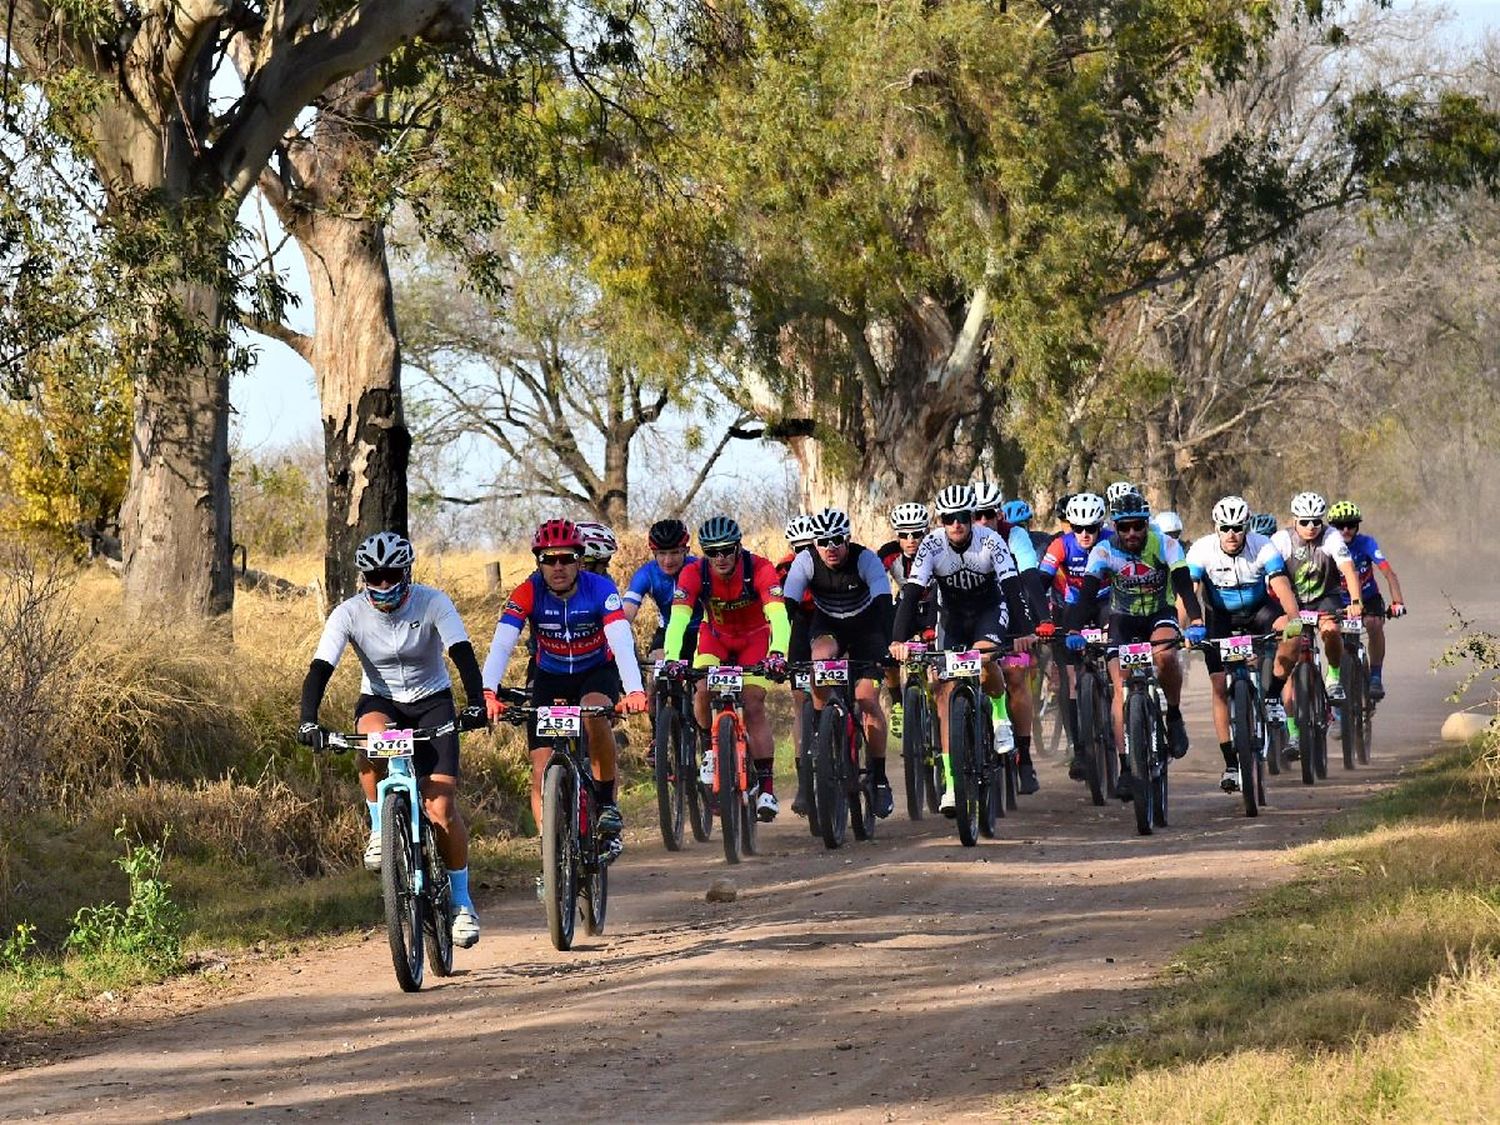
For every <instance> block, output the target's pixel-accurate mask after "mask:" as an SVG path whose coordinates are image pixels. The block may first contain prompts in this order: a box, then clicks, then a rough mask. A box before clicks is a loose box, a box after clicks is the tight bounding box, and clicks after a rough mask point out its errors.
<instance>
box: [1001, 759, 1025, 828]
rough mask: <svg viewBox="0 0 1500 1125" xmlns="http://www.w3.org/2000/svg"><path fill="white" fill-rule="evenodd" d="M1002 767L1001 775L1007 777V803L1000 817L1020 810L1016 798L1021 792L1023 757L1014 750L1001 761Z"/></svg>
mask: <svg viewBox="0 0 1500 1125" xmlns="http://www.w3.org/2000/svg"><path fill="white" fill-rule="evenodd" d="M1001 765H1002V766H1003V768H1002V770H1001V773H1003V774H1004V775H1005V803H1004V806H1003V810H1004V811H1002V812H1001V813H1000V815H1001V816H1004V815H1005V812H1006V811H1009V812H1015V811H1016V809H1018V808H1020V805H1019V804H1017V802H1016V797H1017V796H1018V795H1019V794H1020V792H1021V755H1020V754H1018V753H1016V752H1015V751H1014V750H1012V751H1011V752H1010V753H1009V754H1006V755H1005V757H1004V758H1003V759H1001Z"/></svg>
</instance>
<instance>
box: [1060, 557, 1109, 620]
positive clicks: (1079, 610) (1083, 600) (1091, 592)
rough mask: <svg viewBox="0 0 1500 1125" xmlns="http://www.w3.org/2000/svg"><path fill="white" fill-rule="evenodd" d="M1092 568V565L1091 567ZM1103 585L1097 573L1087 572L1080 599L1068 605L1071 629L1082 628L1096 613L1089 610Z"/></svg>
mask: <svg viewBox="0 0 1500 1125" xmlns="http://www.w3.org/2000/svg"><path fill="white" fill-rule="evenodd" d="M1091 569H1092V567H1091ZM1100 585H1101V582H1100V579H1099V576H1098V575H1097V574H1085V575H1084V576H1083V589H1082V590H1081V591H1080V592H1079V594H1078V600H1077V601H1076V602H1073V603H1072V604H1071V605H1069V606H1068V613H1067V623H1068V629H1069V630H1070V631H1072V630H1075V629H1082V628H1083V627H1084V626H1085V625H1087V624H1088V623H1089V619H1090V618H1091V617H1093V616H1094V615H1093V614H1092V613H1090V612H1089V610H1090V609H1091V608H1093V605H1094V603H1095V602H1096V601H1097V600H1098V598H1099V587H1100Z"/></svg>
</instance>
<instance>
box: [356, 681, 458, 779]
mask: <svg viewBox="0 0 1500 1125" xmlns="http://www.w3.org/2000/svg"><path fill="white" fill-rule="evenodd" d="M377 714H378V715H384V716H385V717H386V718H387V719H389V720H390V724H391V727H392V728H393V729H396V730H401V729H403V728H405V727H438V726H442V725H443V724H444V723H446V722H448V721H449V720H450V719H454V718H457V716H458V712H457V711H455V710H454V707H453V693H452V692H451V691H439V692H434V693H433V694H432V695H429V696H427V697H426V698H425V699H419V700H417V701H416V702H415V703H397V702H396V701H395V700H394V699H386V698H384V697H383V696H379V695H361V696H360V697H359V702H358V703H356V704H355V705H354V721H355V723H356V724H358V722H359V720H360V719H362V718H364V717H365V716H366V715H377ZM411 764H412V769H413V770H414V771H415V772H416V775H417V777H418V778H423V777H431V776H432V775H433V774H437V775H439V776H440V777H457V776H458V730H457V728H455V729H453V730H451V731H449V732H448V733H447V734H445V735H441V736H440V737H438V738H434V739H429V740H425V741H422V742H418V743H417V744H416V746H415V747H413V751H412V758H411Z"/></svg>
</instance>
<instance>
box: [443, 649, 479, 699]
mask: <svg viewBox="0 0 1500 1125" xmlns="http://www.w3.org/2000/svg"><path fill="white" fill-rule="evenodd" d="M448 659H449V660H451V661H453V667H455V668H457V669H458V679H459V682H460V683H462V684H463V685H464V702H465V703H481V702H483V701H484V678H483V677H482V676H481V675H480V673H479V657H477V656H475V655H474V646H473V644H471V643H470V642H469V641H467V640H463V641H459V642H458V644H456V645H453V646H451V647H450V648H449V649H448Z"/></svg>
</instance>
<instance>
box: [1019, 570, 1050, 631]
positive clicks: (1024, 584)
mask: <svg viewBox="0 0 1500 1125" xmlns="http://www.w3.org/2000/svg"><path fill="white" fill-rule="evenodd" d="M1021 590H1022V592H1023V593H1024V594H1025V595H1026V604H1027V606H1028V608H1029V609H1030V611H1031V623H1032V624H1033V625H1035V624H1036V623H1037V622H1038V621H1045V620H1046V619H1047V580H1046V579H1045V578H1044V577H1043V576H1042V572H1041V570H1039V569H1038V568H1037V567H1031V568H1030V569H1029V570H1023V571H1022V572H1021Z"/></svg>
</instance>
